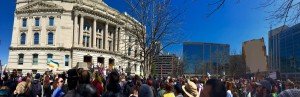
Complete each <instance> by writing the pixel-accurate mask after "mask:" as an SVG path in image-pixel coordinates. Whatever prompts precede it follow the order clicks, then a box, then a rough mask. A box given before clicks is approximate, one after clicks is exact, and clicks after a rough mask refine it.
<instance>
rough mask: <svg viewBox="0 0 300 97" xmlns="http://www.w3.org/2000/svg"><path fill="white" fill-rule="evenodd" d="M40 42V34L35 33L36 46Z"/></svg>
mask: <svg viewBox="0 0 300 97" xmlns="http://www.w3.org/2000/svg"><path fill="white" fill-rule="evenodd" d="M39 41H40V35H39V33H37V32H36V33H34V44H39Z"/></svg>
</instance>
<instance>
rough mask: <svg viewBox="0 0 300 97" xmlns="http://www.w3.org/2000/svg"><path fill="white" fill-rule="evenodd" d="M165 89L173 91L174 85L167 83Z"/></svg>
mask: <svg viewBox="0 0 300 97" xmlns="http://www.w3.org/2000/svg"><path fill="white" fill-rule="evenodd" d="M165 89H166V92H167V93H169V92H172V91H173V86H172V85H171V84H170V83H166V85H165Z"/></svg>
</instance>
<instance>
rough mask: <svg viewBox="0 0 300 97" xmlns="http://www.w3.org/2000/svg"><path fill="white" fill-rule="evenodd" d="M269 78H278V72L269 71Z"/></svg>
mask: <svg viewBox="0 0 300 97" xmlns="http://www.w3.org/2000/svg"><path fill="white" fill-rule="evenodd" d="M269 78H272V79H277V75H276V72H271V73H269Z"/></svg>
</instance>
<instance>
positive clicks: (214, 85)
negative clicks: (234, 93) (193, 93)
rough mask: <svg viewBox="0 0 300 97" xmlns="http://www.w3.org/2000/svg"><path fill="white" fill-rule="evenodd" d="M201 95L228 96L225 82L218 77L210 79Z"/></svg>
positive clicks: (212, 96)
mask: <svg viewBox="0 0 300 97" xmlns="http://www.w3.org/2000/svg"><path fill="white" fill-rule="evenodd" d="M202 93H203V95H201V97H226V96H227V93H226V87H225V85H224V83H223V82H221V81H220V80H218V79H209V80H208V81H207V82H206V83H205V85H204V88H203V92H202ZM197 97H198V96H197Z"/></svg>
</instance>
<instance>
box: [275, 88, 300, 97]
mask: <svg viewBox="0 0 300 97" xmlns="http://www.w3.org/2000/svg"><path fill="white" fill-rule="evenodd" d="M279 97H300V90H299V89H287V90H284V91H282V92H281V93H280V94H279Z"/></svg>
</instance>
